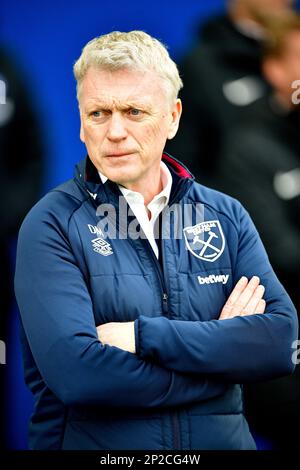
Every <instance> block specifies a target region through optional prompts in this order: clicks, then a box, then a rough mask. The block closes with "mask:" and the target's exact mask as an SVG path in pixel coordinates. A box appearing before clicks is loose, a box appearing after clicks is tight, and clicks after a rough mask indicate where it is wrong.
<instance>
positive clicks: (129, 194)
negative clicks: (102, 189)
mask: <svg viewBox="0 0 300 470" xmlns="http://www.w3.org/2000/svg"><path fill="white" fill-rule="evenodd" d="M160 170H161V182H162V187H163V189H162V191H161V192H160V193H159V194H157V195H156V196H154V198H153V199H152V201H150V202H149V204H148V206H147V207H148V208H149V209H151V205H152V203H153V202H156V201H157V200H158V199H161V198H165V203H164V206H166V205H167V204H168V202H169V199H170V194H171V188H172V175H171V173H170V170H169V168H168V167H167V165H166V164H165V163H164V162H163V161H161V162H160ZM98 173H99V176H100V178H101V181H102V183H103V184H104V183H106V181H107V180H108V178H107V176H105V175H103V173H101V172H100V171H98ZM119 188H120V191H121V192H122V194H123V196H125V197H126V199H129V200H131V201H132V202H135V203H142V204H144V198H143V196H142V195H141V193H138V192H137V191H132V190H131V189H127V188H125V187H124V186H121V185H119ZM149 206H150V207H149Z"/></svg>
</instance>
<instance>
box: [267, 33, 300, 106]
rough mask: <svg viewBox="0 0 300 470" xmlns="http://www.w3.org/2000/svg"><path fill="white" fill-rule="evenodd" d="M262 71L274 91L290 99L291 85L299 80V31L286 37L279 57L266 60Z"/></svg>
mask: <svg viewBox="0 0 300 470" xmlns="http://www.w3.org/2000/svg"><path fill="white" fill-rule="evenodd" d="M263 70H264V73H265V76H266V78H267V80H268V81H269V82H270V83H271V84H272V85H273V87H274V88H275V90H277V91H278V92H280V93H281V94H282V95H284V96H287V97H291V95H292V92H293V91H294V90H293V88H292V83H293V82H294V81H295V80H300V31H291V32H290V33H289V34H288V35H287V37H286V40H285V46H284V49H283V51H282V53H281V55H280V56H279V57H272V58H269V59H266V60H265V63H264V64H263Z"/></svg>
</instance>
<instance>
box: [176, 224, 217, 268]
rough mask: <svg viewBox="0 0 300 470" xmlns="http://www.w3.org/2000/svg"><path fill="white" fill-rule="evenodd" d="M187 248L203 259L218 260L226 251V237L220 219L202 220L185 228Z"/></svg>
mask: <svg viewBox="0 0 300 470" xmlns="http://www.w3.org/2000/svg"><path fill="white" fill-rule="evenodd" d="M183 233H184V238H185V244H186V247H187V249H188V250H189V251H190V252H191V253H192V254H193V255H194V256H196V257H197V258H199V259H202V260H203V261H210V262H211V263H212V262H213V261H216V260H217V259H218V258H219V257H220V256H221V254H222V253H223V251H224V248H225V238H224V233H223V230H222V227H221V224H220V222H219V221H218V220H209V221H206V222H201V223H199V224H197V225H193V226H192V227H185V228H184V229H183Z"/></svg>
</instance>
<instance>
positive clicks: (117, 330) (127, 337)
mask: <svg viewBox="0 0 300 470" xmlns="http://www.w3.org/2000/svg"><path fill="white" fill-rule="evenodd" d="M97 332H98V338H99V341H101V343H103V344H108V345H109V346H116V347H117V348H120V349H123V350H124V351H128V352H130V353H133V354H136V349H135V336H134V322H133V321H131V322H110V323H104V324H103V325H100V326H97Z"/></svg>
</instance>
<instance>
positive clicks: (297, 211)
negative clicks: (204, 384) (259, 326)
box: [216, 14, 300, 449]
mask: <svg viewBox="0 0 300 470" xmlns="http://www.w3.org/2000/svg"><path fill="white" fill-rule="evenodd" d="M266 31H267V36H266V39H265V47H264V53H263V61H262V70H263V74H264V77H265V79H266V80H267V82H268V83H269V84H270V85H271V87H272V93H271V94H270V95H269V96H267V97H264V98H262V99H260V100H258V101H257V102H256V103H254V104H253V105H252V106H251V107H250V108H249V110H248V112H247V114H246V115H245V118H244V120H243V122H241V123H240V125H238V126H236V127H235V128H233V129H232V132H231V133H229V134H228V136H227V138H226V142H225V143H224V148H223V151H222V153H221V158H220V165H219V172H218V176H217V178H216V181H217V186H218V188H220V189H221V190H223V191H226V192H227V193H229V194H231V195H232V196H234V197H236V198H238V199H239V200H240V201H241V202H242V204H244V206H245V207H246V208H247V209H248V210H249V212H250V215H251V216H252V218H253V220H254V222H255V224H256V226H257V228H258V231H259V233H260V235H261V237H262V240H263V242H264V244H265V246H266V249H267V252H268V255H269V257H270V261H271V264H272V266H273V268H274V270H275V272H276V274H277V275H278V277H279V279H280V280H281V282H282V283H283V284H284V286H285V288H286V289H287V291H288V293H289V294H290V296H291V297H292V300H293V301H294V304H295V305H296V307H297V309H298V312H299V310H300V289H299V279H300V217H299V216H300V139H299V130H300V104H299V103H300V15H298V14H297V15H296V14H295V15H291V16H289V17H282V18H273V19H270V20H269V21H268V22H267V23H266ZM299 397H300V370H299V366H297V367H296V371H295V373H294V375H293V376H291V377H289V378H286V379H280V380H276V381H272V382H269V383H264V384H260V385H257V384H256V385H255V386H252V385H251V386H250V385H249V386H248V387H246V403H247V406H248V413H249V421H250V423H251V422H252V424H253V425H254V426H255V427H256V428H257V430H258V431H259V432H262V433H265V434H267V435H269V436H270V437H271V438H272V440H273V442H274V443H275V445H276V448H298V449H299V448H300V441H299V436H298V435H297V434H296V433H295V431H294V429H295V426H296V424H297V423H298V422H299V420H300V400H299Z"/></svg>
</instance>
